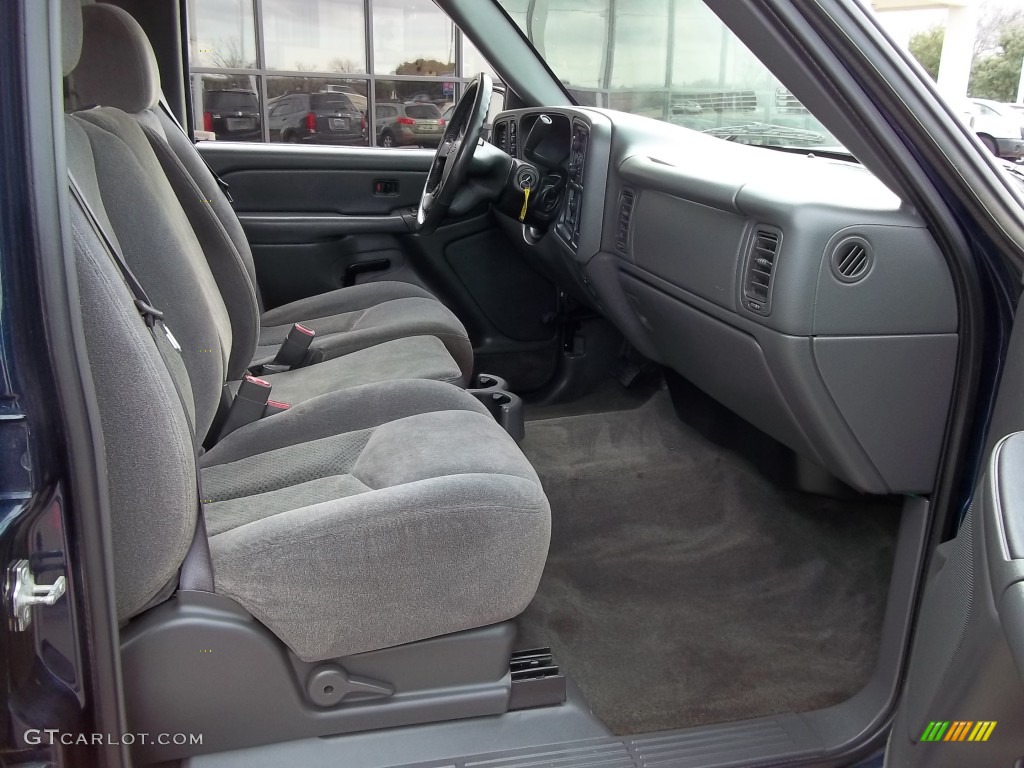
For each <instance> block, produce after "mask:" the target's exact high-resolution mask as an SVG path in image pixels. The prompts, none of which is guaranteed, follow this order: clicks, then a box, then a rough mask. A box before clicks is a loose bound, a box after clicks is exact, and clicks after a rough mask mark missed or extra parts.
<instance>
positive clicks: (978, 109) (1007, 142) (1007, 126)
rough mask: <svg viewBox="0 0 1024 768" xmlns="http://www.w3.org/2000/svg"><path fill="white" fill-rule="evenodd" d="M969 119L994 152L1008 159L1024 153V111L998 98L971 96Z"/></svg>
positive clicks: (1017, 158)
mask: <svg viewBox="0 0 1024 768" xmlns="http://www.w3.org/2000/svg"><path fill="white" fill-rule="evenodd" d="M967 119H968V124H969V125H970V126H971V128H973V129H974V132H975V133H976V134H978V138H979V139H981V143H982V144H984V145H985V146H986V147H987V148H988V151H989V152H991V153H992V154H993V155H996V156H997V157H1002V158H1006V159H1008V160H1020V159H1021V158H1022V157H1024V115H1021V114H1020V113H1019V112H1017V110H1014V109H1012V108H1010V107H1009V106H1007V105H1006V104H1001V103H1000V102H998V101H991V100H989V99H969V100H968V102H967Z"/></svg>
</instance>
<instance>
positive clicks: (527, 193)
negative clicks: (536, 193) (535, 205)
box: [519, 187, 530, 221]
mask: <svg viewBox="0 0 1024 768" xmlns="http://www.w3.org/2000/svg"><path fill="white" fill-rule="evenodd" d="M529 204H530V188H529V187H527V188H526V189H524V190H523V210H521V211H520V212H519V220H520V221H526V207H527V206H528V205H529Z"/></svg>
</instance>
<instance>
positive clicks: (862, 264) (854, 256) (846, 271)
mask: <svg viewBox="0 0 1024 768" xmlns="http://www.w3.org/2000/svg"><path fill="white" fill-rule="evenodd" d="M873 261H874V256H873V253H872V250H871V246H870V245H869V244H868V242H867V240H864V239H863V238H861V237H848V238H846V239H845V240H843V241H842V242H841V243H839V245H837V246H836V247H835V250H833V251H832V258H831V262H832V264H831V266H832V274H833V275H835V277H836V279H837V280H839V281H841V282H844V283H856V282H857V281H858V280H862V279H864V277H865V276H866V275H867V273H868V270H870V269H871V263H872V262H873Z"/></svg>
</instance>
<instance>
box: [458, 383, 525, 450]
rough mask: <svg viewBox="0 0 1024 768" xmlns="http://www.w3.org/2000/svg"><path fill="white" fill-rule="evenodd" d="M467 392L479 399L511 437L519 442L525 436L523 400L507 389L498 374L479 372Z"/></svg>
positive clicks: (506, 385) (506, 384)
mask: <svg viewBox="0 0 1024 768" xmlns="http://www.w3.org/2000/svg"><path fill="white" fill-rule="evenodd" d="M473 383H474V384H475V385H476V386H474V387H473V388H472V389H467V390H466V391H467V392H469V394H471V395H473V397H475V398H476V399H477V400H479V401H480V402H481V403H482V404H483V405H484V407H485V408H487V410H488V411H490V414H491V415H492V416H493V417H494V420H495V421H497V422H498V423H499V424H501V426H502V427H503V428H504V429H505V431H506V432H508V433H509V434H510V435H511V436H512V439H514V440H515V441H516V442H519V441H520V440H522V439H523V438H524V437H526V424H525V422H524V420H523V401H522V398H520V397H519V395H516V394H514V393H512V392H509V391H508V382H506V381H505V380H504V379H503V378H501V377H500V376H492V375H491V374H488V373H481V374H479V375H478V376H477V377H476V379H474V381H473Z"/></svg>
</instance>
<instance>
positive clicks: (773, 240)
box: [743, 226, 782, 315]
mask: <svg viewBox="0 0 1024 768" xmlns="http://www.w3.org/2000/svg"><path fill="white" fill-rule="evenodd" d="M780 245H782V233H781V232H779V231H778V230H777V229H770V228H768V227H764V226H760V227H758V228H757V229H755V230H754V236H753V237H752V238H751V240H750V252H749V253H748V254H747V274H746V279H745V280H744V283H743V299H744V302H743V303H744V304H745V305H746V307H747V309H749V310H751V311H753V312H757V313H758V314H761V315H767V314H768V313H769V311H771V299H772V277H773V275H774V274H775V265H776V262H777V261H778V258H779V246H780Z"/></svg>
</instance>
